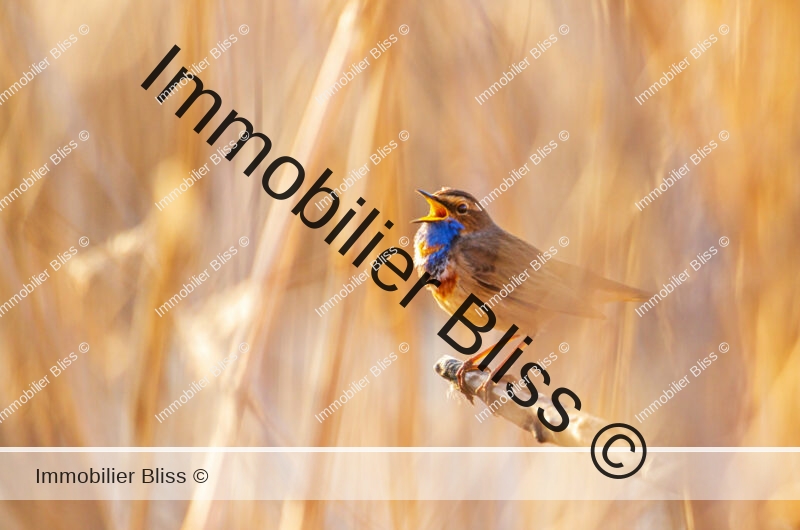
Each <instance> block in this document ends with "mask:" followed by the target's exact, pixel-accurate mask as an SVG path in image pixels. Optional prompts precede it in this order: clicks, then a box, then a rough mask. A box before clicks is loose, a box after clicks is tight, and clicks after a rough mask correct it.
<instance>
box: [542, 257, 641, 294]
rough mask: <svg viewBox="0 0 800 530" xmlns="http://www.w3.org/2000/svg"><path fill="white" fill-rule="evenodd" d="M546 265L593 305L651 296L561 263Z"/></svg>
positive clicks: (551, 262) (553, 262)
mask: <svg viewBox="0 0 800 530" xmlns="http://www.w3.org/2000/svg"><path fill="white" fill-rule="evenodd" d="M548 265H552V266H554V267H556V268H557V270H556V271H555V272H556V273H557V274H558V275H559V276H560V277H561V278H563V279H564V280H565V281H567V282H568V283H569V284H571V285H572V286H573V287H574V288H575V289H577V290H579V291H581V292H584V293H586V294H587V295H588V296H589V297H590V298H591V299H592V301H593V302H595V303H600V304H603V303H607V302H635V301H637V300H647V299H649V298H651V297H652V296H653V294H652V293H648V292H647V291H643V290H641V289H637V288H635V287H629V286H627V285H625V284H623V283H619V282H615V281H614V280H609V279H608V278H603V277H602V276H600V275H599V274H595V273H593V272H591V271H588V270H586V269H584V268H581V267H577V266H575V265H571V264H568V263H564V262H562V261H557V260H551V261H550V262H549V263H548Z"/></svg>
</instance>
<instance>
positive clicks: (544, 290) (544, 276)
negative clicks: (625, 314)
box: [453, 232, 605, 318]
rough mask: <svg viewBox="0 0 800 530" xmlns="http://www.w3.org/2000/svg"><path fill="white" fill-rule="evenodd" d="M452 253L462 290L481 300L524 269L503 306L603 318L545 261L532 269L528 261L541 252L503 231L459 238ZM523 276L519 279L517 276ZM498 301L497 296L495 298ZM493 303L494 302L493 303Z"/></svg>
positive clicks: (519, 310)
mask: <svg viewBox="0 0 800 530" xmlns="http://www.w3.org/2000/svg"><path fill="white" fill-rule="evenodd" d="M454 250H456V252H454V253H453V255H454V256H455V258H456V261H457V267H458V269H459V282H460V283H461V285H462V287H463V288H464V290H465V291H467V292H471V293H473V294H475V295H476V296H477V297H478V298H480V299H481V300H483V301H484V302H488V301H489V300H490V299H491V298H492V297H493V296H495V295H496V294H497V293H499V292H500V290H501V289H503V285H508V284H512V283H516V282H512V280H511V278H512V276H517V277H518V278H519V275H520V274H521V273H522V272H523V271H525V270H526V269H527V278H526V279H525V280H524V281H523V282H522V283H521V284H520V285H515V287H514V289H513V291H511V292H510V293H509V294H508V296H506V297H505V298H504V299H503V300H502V301H501V302H497V303H500V304H502V307H503V309H505V310H507V311H509V312H511V313H514V314H516V313H519V314H520V315H521V316H522V315H524V314H525V313H526V312H529V311H532V310H537V309H538V310H545V311H552V312H557V313H565V314H568V315H575V316H582V317H590V318H605V316H604V315H603V313H601V312H600V311H599V310H598V309H596V308H595V307H593V306H592V303H591V301H589V300H588V299H587V298H586V297H585V296H582V295H581V293H580V292H579V291H577V290H576V289H575V288H574V287H573V286H571V285H570V284H569V283H568V282H566V281H564V279H562V278H561V277H560V276H559V275H558V274H557V271H556V270H554V268H553V267H548V265H547V263H546V264H545V265H544V266H543V267H541V268H540V269H539V270H537V271H533V269H532V267H531V265H530V262H531V261H532V260H533V259H534V258H536V257H537V256H539V255H540V254H541V252H540V251H539V250H538V249H537V248H536V247H534V246H532V245H530V244H528V243H526V242H525V241H522V240H521V239H519V238H516V237H514V236H512V235H510V234H508V233H505V232H496V233H494V234H491V237H489V234H481V235H480V236H473V237H470V236H466V237H462V238H460V239H459V241H458V244H457V249H454ZM520 279H522V278H520ZM496 300H499V299H496ZM495 305H496V304H495Z"/></svg>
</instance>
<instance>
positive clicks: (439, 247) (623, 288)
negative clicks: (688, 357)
mask: <svg viewBox="0 0 800 530" xmlns="http://www.w3.org/2000/svg"><path fill="white" fill-rule="evenodd" d="M417 191H418V192H419V193H420V194H421V195H422V196H423V197H425V199H426V200H427V201H428V205H429V206H430V212H429V213H428V215H426V216H425V217H422V218H420V219H417V220H415V221H414V222H416V223H422V226H421V227H420V229H419V230H418V231H417V234H416V236H415V238H414V265H415V266H416V268H417V272H418V273H419V274H420V275H422V274H424V273H425V272H427V273H428V274H430V275H431V277H432V278H434V279H436V280H438V281H439V285H438V286H437V285H431V284H429V285H428V286H427V287H428V289H430V290H431V291H432V292H433V297H434V298H435V299H436V302H437V303H438V304H439V306H440V307H441V308H442V309H444V310H445V311H447V313H448V314H450V315H452V314H453V313H454V312H456V311H457V310H458V309H459V308H460V307H461V306H462V304H463V303H464V301H465V300H466V299H467V298H468V297H469V295H470V293H471V294H474V295H475V296H477V297H478V298H479V299H480V300H481V301H482V302H484V303H486V302H487V301H489V300H492V301H493V302H495V303H493V304H492V305H491V311H492V312H493V313H494V315H495V317H496V319H497V321H496V324H495V326H496V327H497V329H509V328H510V327H511V326H513V325H514V324H516V325H517V326H519V329H521V330H522V331H524V332H525V333H527V334H528V335H529V337H526V340H525V341H523V343H520V346H519V347H520V348H521V347H524V346H523V344H529V343H530V340H531V339H532V338H533V337H534V336H535V334H536V333H537V332H538V331H539V330H540V329H541V328H542V326H543V325H544V324H545V323H547V322H548V321H549V320H550V319H552V318H553V317H555V316H557V315H559V314H566V315H573V316H579V317H588V318H605V317H604V315H603V313H601V312H600V310H599V309H598V308H597V304H600V303H605V302H613V301H635V300H646V299H648V298H649V297H650V295H648V294H647V293H645V292H644V291H641V290H639V289H635V288H633V287H628V286H627V285H623V284H621V283H618V282H615V281H612V280H608V279H606V278H603V277H601V276H599V275H597V274H594V273H592V272H590V271H588V270H586V269H584V268H581V267H578V266H575V265H570V264H569V263H564V262H562V261H558V260H555V259H551V255H552V254H555V252H557V249H554V248H551V250H550V252H547V251H545V252H542V251H540V250H539V249H537V248H536V247H534V246H533V245H531V244H529V243H527V242H525V241H523V240H522V239H519V238H518V237H515V236H514V235H512V234H509V233H508V232H506V231H505V230H503V229H502V228H500V227H499V226H497V225H496V224H495V223H494V221H492V218H491V217H489V214H488V213H486V210H484V209H483V208H482V207H481V205H480V203H479V202H478V201H477V200H476V199H475V197H473V196H472V195H470V194H469V193H467V192H465V191H461V190H457V189H453V188H442V189H441V190H439V191H437V192H436V193H433V194H431V193H427V192H424V191H422V190H417ZM536 263H538V265H539V267H538V268H537V267H536V265H535V264H536ZM530 267H533V269H534V270H533V272H530V271H528V269H529V268H530ZM508 283H511V284H512V285H514V287H513V290H511V291H510V292H508V289H505V288H504V286H505V287H511V286H509V285H507V284H508ZM501 291H506V292H507V295H506V296H505V297H504V298H501V297H499V296H497V295H498V293H501ZM493 297H494V298H493ZM483 307H484V309H485V308H486V305H485V304H484V306H483ZM478 314H479V315H480V314H481V312H478ZM470 319H471V320H472V321H473V322H476V324H477V323H478V322H477V320H476V319H474V316H472V317H471V318H470ZM512 338H513V337H512ZM504 339H505V338H504ZM508 340H510V338H509V339H505V341H506V342H507V341H508ZM501 347H502V346H501ZM491 350H492V348H489V349H487V350H486V351H484V352H481V353H479V354H477V355H475V356H474V357H471V358H470V359H468V360H467V361H466V362H465V363H464V364H463V365H462V367H461V369H460V370H459V374H458V376H459V377H458V381H459V385H460V386H461V389H462V391H463V390H464V374H465V373H466V371H468V370H478V369H483V368H488V362H485V364H484V365H482V366H480V367H478V363H479V362H480V361H481V360H482V359H483V358H484V357H486V355H487V354H488V353H489V352H490V351H491ZM520 354H521V352H520V353H517V356H519V355H520ZM513 355H514V354H512V355H511V356H509V358H511V357H512V356H513ZM509 358H507V359H506V361H508V360H509ZM506 361H504V362H503V363H502V364H501V365H500V366H501V368H500V369H499V370H502V373H496V374H494V377H490V378H488V379H487V380H486V383H485V384H487V383H488V382H489V381H491V380H495V381H497V380H499V378H500V377H502V376H503V374H504V373H505V372H506V371H507V370H508V368H510V365H509V366H506ZM512 364H513V361H512ZM491 374H492V372H491V371H490V375H491ZM485 384H484V385H485ZM483 390H485V386H484V388H483Z"/></svg>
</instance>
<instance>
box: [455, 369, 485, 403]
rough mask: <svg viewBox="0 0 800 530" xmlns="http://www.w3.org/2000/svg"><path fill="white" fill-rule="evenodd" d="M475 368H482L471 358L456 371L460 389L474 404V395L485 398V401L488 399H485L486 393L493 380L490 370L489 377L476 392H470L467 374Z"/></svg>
mask: <svg viewBox="0 0 800 530" xmlns="http://www.w3.org/2000/svg"><path fill="white" fill-rule="evenodd" d="M473 370H480V368H478V367H477V366H475V365H474V364H473V363H471V362H470V361H469V360H467V361H466V362H464V364H462V365H461V367H460V368H459V369H458V370H457V371H456V381H457V382H458V389H459V390H460V391H461V393H462V394H464V396H466V398H467V399H468V400H469V402H470V403H471V404H473V405H474V404H475V401H474V400H473V399H472V397H473V396H478V397H480V398H482V399H484V401H485V400H486V399H485V397H486V393H487V392H488V390H489V384H490V383H491V382H492V377H491V375H492V374H491V372H489V378H488V379H486V381H484V382H483V383H481V385H480V386H479V387H478V388H477V389H476V390H475V392H473V393H470V392H468V390H469V389H468V388H467V381H466V377H465V376H466V374H467V372H471V371H473Z"/></svg>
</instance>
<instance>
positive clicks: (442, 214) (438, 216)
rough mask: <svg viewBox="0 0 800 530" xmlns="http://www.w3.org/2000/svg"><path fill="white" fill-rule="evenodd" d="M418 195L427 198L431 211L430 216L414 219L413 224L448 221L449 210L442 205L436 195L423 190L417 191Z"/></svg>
mask: <svg viewBox="0 0 800 530" xmlns="http://www.w3.org/2000/svg"><path fill="white" fill-rule="evenodd" d="M417 193H419V194H420V195H422V196H423V197H425V200H426V201H428V205H429V206H430V207H431V211H430V212H428V215H426V216H425V217H420V218H419V219H414V220H413V221H411V222H412V223H431V222H435V221H442V220H444V219H447V215H448V214H447V208H445V206H444V204H442V202H441V201H440V200H439V199H438V198H437V197H436V195H433V194H431V193H428V192H427V191H422V190H417Z"/></svg>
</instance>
